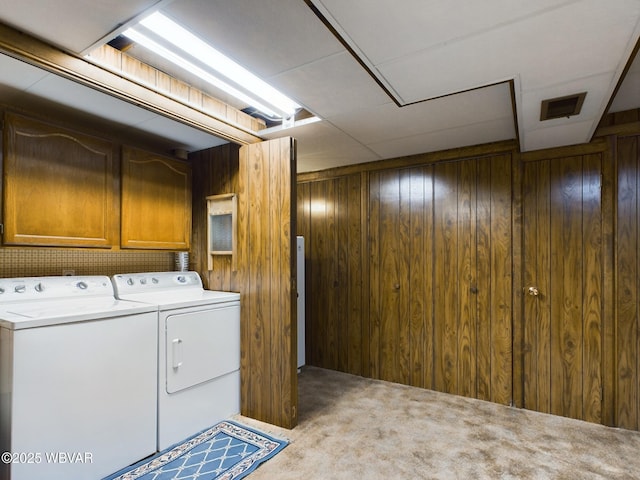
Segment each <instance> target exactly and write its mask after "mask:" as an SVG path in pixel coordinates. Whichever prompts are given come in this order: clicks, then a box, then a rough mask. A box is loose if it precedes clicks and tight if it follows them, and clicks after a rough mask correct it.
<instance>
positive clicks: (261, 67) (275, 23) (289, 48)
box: [163, 0, 343, 80]
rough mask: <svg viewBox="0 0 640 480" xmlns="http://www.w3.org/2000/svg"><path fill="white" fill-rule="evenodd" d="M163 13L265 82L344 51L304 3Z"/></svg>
mask: <svg viewBox="0 0 640 480" xmlns="http://www.w3.org/2000/svg"><path fill="white" fill-rule="evenodd" d="M163 12H166V13H167V15H169V16H170V17H172V18H173V19H174V20H176V21H178V22H180V23H183V24H185V25H189V26H190V28H191V30H192V31H193V32H194V33H195V34H196V35H198V36H200V37H201V38H203V39H205V40H206V41H208V42H210V43H211V45H213V46H214V47H215V48H217V49H218V50H220V51H221V52H223V53H225V54H226V55H228V56H230V57H231V58H233V59H234V60H235V61H237V62H238V63H240V64H241V65H243V66H245V67H247V68H249V69H250V70H251V71H252V72H253V73H255V74H256V75H258V76H261V77H263V78H264V79H265V80H268V79H269V78H270V77H271V76H273V75H277V74H279V73H282V72H286V71H288V70H290V69H292V68H296V67H298V66H300V65H304V64H306V63H309V62H313V61H315V60H317V59H320V58H323V57H325V56H327V55H332V54H335V53H338V52H340V51H342V50H343V48H342V46H341V45H340V43H339V42H338V41H337V40H336V39H335V37H334V36H333V35H332V34H331V33H330V32H329V31H328V30H327V29H326V28H325V27H324V25H323V24H322V23H321V22H320V21H319V20H318V19H317V18H316V16H315V14H314V13H313V12H312V11H311V9H309V7H307V5H306V4H305V3H304V1H301V0H275V1H274V0H271V1H267V2H265V1H264V0H233V1H229V0H180V1H175V2H173V3H171V4H169V5H167V6H166V7H165V8H163Z"/></svg>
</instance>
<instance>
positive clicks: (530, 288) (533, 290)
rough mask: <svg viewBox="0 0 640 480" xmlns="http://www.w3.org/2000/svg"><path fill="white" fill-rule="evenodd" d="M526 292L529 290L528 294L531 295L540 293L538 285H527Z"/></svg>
mask: <svg viewBox="0 0 640 480" xmlns="http://www.w3.org/2000/svg"><path fill="white" fill-rule="evenodd" d="M528 292H529V295H531V296H532V297H537V296H538V295H539V294H540V291H539V290H538V287H529V290H528Z"/></svg>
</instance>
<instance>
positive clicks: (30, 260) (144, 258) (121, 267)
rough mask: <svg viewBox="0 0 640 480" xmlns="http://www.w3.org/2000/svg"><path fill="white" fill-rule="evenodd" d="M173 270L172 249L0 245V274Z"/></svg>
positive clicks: (23, 274) (29, 274)
mask: <svg viewBox="0 0 640 480" xmlns="http://www.w3.org/2000/svg"><path fill="white" fill-rule="evenodd" d="M174 269H175V262H174V253H173V252H127V251H116V252H113V251H105V252H102V251H99V250H73V249H63V248H31V249H27V248H0V277H3V278H12V277H41V276H47V275H62V273H63V271H65V270H73V271H74V273H75V275H109V276H111V275H115V274H117V273H136V272H165V271H171V270H174Z"/></svg>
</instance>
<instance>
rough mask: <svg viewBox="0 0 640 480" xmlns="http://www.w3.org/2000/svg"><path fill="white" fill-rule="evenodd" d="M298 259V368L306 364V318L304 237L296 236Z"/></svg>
mask: <svg viewBox="0 0 640 480" xmlns="http://www.w3.org/2000/svg"><path fill="white" fill-rule="evenodd" d="M296 250H297V252H296V253H297V257H296V261H297V264H298V269H297V273H296V275H297V279H298V283H297V289H298V306H297V309H298V368H300V367H302V366H303V365H304V364H305V361H306V360H305V351H304V343H305V330H304V325H305V318H304V302H305V294H304V237H296Z"/></svg>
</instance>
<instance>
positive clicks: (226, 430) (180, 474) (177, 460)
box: [104, 421, 288, 480]
mask: <svg viewBox="0 0 640 480" xmlns="http://www.w3.org/2000/svg"><path fill="white" fill-rule="evenodd" d="M287 443H288V442H287V441H285V440H278V439H275V438H272V437H270V436H269V435H266V434H265V433H261V432H257V431H255V430H252V429H250V428H248V427H246V426H243V425H239V424H236V423H233V422H229V421H224V422H220V423H218V424H217V425H215V426H213V427H211V428H209V429H207V430H205V431H203V432H202V433H199V434H197V435H194V436H193V437H191V438H189V439H187V440H185V441H184V442H183V443H181V444H178V445H176V446H174V447H171V448H169V449H167V450H165V451H163V452H160V453H158V454H157V455H154V456H153V457H152V458H150V459H146V460H143V461H142V462H139V463H137V464H135V465H133V466H130V467H127V468H125V469H123V470H120V471H119V472H117V473H115V474H113V475H110V476H108V477H106V478H105V479H104V480H196V479H197V480H214V479H215V480H232V479H233V480H238V479H240V478H243V477H244V476H246V475H248V474H249V473H251V472H252V471H253V470H255V469H256V468H257V467H258V465H260V464H261V463H262V462H265V461H267V460H268V459H270V458H271V457H273V456H274V455H275V454H277V453H278V452H279V451H280V450H282V449H283V448H284V447H286V446H287Z"/></svg>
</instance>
